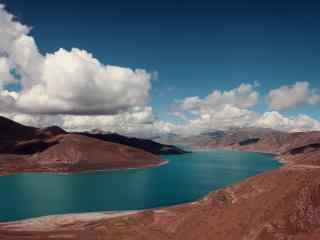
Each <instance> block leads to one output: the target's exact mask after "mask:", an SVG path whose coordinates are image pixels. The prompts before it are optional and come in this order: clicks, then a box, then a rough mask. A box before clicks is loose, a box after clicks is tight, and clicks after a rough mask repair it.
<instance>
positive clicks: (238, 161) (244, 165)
mask: <svg viewBox="0 0 320 240" xmlns="http://www.w3.org/2000/svg"><path fill="white" fill-rule="evenodd" d="M163 158H164V159H166V160H169V163H168V164H165V165H162V166H160V167H155V168H147V169H132V170H122V171H106V172H88V173H78V174H54V173H49V174H44V173H24V174H16V175H11V176H2V177H0V189H1V204H0V221H13V220H20V219H25V218H30V217H38V216H45V215H51V214H65V213H82V212H96V211H118V210H137V209H145V208H155V207H161V206H168V205H173V204H178V203H184V202H190V201H194V200H197V199H199V198H201V197H203V196H205V195H206V194H207V193H209V192H211V191H214V190H216V189H219V188H223V187H226V186H230V185H232V184H234V183H237V182H239V181H242V180H244V179H245V178H247V177H249V176H253V175H256V174H259V173H261V172H264V171H268V170H271V169H275V168H278V167H280V166H281V163H279V162H278V161H276V160H275V159H273V157H272V156H270V155H266V154H258V153H247V152H239V151H224V150H215V151H199V152H193V153H190V154H185V155H172V156H163Z"/></svg>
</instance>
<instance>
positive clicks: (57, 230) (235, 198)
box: [0, 129, 320, 240]
mask: <svg viewBox="0 0 320 240" xmlns="http://www.w3.org/2000/svg"><path fill="white" fill-rule="evenodd" d="M238 132H239V133H238V135H237V134H236V132H232V133H223V134H222V133H219V137H218V138H219V139H217V137H216V135H215V134H213V133H212V134H210V136H209V138H212V137H213V138H214V139H213V141H212V142H210V143H209V142H208V143H206V147H207V148H217V147H220V148H231V149H241V150H247V151H261V152H269V153H273V154H277V155H278V157H279V158H281V159H282V160H284V161H286V164H285V165H284V166H283V167H281V168H280V169H277V170H273V171H270V172H267V173H263V174H260V175H258V176H254V177H251V178H249V179H247V180H246V181H244V182H241V183H239V184H236V185H234V186H232V187H228V188H225V189H221V190H219V191H216V192H212V193H210V194H209V195H207V196H206V197H205V198H203V199H200V200H199V201H197V202H194V203H190V204H182V205H178V206H173V207H166V208H160V209H154V210H146V211H141V212H136V213H134V212H133V213H132V212H131V213H122V214H111V215H110V214H103V213H101V214H96V215H69V216H68V215H66V216H55V217H45V218H39V219H32V220H26V221H19V222H13V223H2V224H0V239H86V240H90V239H106V240H113V239H115V240H116V239H128V240H143V239H146V240H149V239H152V240H167V239H176V240H189V239H190V240H194V239H199V240H202V239H210V240H211V239H214V240H220V239H221V240H257V239H261V240H269V239H278V240H318V239H320V146H319V145H320V133H318V132H310V133H293V134H288V133H282V132H277V131H271V130H261V129H260V130H256V129H243V130H239V131H238ZM261 132H264V133H261ZM205 137H206V138H208V136H205ZM199 138H201V137H199ZM199 138H197V140H199ZM189 141H190V143H191V142H193V143H194V144H193V146H196V145H197V144H198V146H199V142H197V144H195V142H194V141H193V140H190V139H189ZM201 144H205V142H204V141H203V142H201ZM202 147H203V145H202Z"/></svg>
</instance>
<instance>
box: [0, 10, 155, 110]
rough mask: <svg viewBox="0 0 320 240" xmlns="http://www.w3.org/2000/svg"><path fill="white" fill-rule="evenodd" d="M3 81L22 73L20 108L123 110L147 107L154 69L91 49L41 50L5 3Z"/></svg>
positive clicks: (0, 18) (0, 29)
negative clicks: (109, 60) (113, 60)
mask: <svg viewBox="0 0 320 240" xmlns="http://www.w3.org/2000/svg"><path fill="white" fill-rule="evenodd" d="M0 36H1V39H0V69H1V70H0V79H1V80H0V83H1V84H0V86H2V88H1V89H3V88H4V87H5V86H6V85H7V84H9V83H10V82H12V81H13V79H14V76H13V75H12V74H11V73H10V70H12V69H14V70H15V71H16V72H17V73H18V74H19V76H20V80H19V81H20V84H21V87H22V90H21V91H20V92H19V94H18V97H17V98H16V99H15V100H16V104H15V105H16V106H15V108H16V109H17V110H18V111H20V112H23V113H31V114H34V113H40V114H73V115H83V114H84V115H90V114H93V115H95V114H117V113H121V112H126V111H130V110H131V109H132V108H135V107H143V106H145V105H146V103H147V101H148V98H149V90H150V88H151V83H150V81H151V77H152V76H151V75H152V74H150V73H148V72H146V71H145V70H142V69H136V70H134V69H130V68H125V67H118V66H112V65H105V64H103V63H101V62H100V61H99V60H98V59H96V58H94V57H93V56H92V54H90V53H88V52H87V51H85V50H80V49H77V48H73V49H71V50H70V51H68V50H65V49H59V50H58V51H56V52H54V53H47V54H46V55H42V54H40V52H39V50H38V47H37V45H36V42H35V40H34V38H33V37H32V36H30V28H29V27H27V26H25V25H23V24H21V23H19V22H17V21H16V20H15V18H14V17H13V15H11V14H10V13H8V12H7V11H6V10H5V9H4V7H3V6H2V5H1V6H0Z"/></svg>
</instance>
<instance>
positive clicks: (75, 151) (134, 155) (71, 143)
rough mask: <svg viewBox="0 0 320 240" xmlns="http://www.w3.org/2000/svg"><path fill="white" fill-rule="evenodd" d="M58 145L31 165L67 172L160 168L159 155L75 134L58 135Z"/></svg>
mask: <svg viewBox="0 0 320 240" xmlns="http://www.w3.org/2000/svg"><path fill="white" fill-rule="evenodd" d="M54 141H55V142H56V144H54V145H52V146H50V147H49V148H47V149H46V150H45V151H42V152H39V153H36V154H33V155H32V156H31V157H29V158H28V161H29V162H30V164H32V165H39V166H47V167H48V166H49V167H50V166H54V167H55V168H57V167H58V168H59V169H61V168H63V169H64V170H68V171H80V170H84V169H85V170H89V169H117V168H136V167H146V166H152V165H159V164H161V163H162V162H163V161H162V160H161V159H160V157H159V156H157V155H154V154H151V153H149V152H146V151H142V150H140V149H137V148H133V147H128V146H124V145H121V144H116V143H112V142H105V141H100V140H97V139H93V138H90V137H86V136H81V135H76V134H65V135H59V136H57V137H55V138H54Z"/></svg>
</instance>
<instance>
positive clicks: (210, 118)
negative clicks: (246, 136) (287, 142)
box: [169, 83, 320, 135]
mask: <svg viewBox="0 0 320 240" xmlns="http://www.w3.org/2000/svg"><path fill="white" fill-rule="evenodd" d="M302 85H303V86H304V88H305V89H308V91H307V94H304V95H305V96H306V95H307V96H310V98H309V101H310V103H311V101H312V103H313V102H315V101H317V97H316V96H317V95H316V94H315V91H314V90H310V89H309V87H308V84H305V83H302ZM256 87H257V85H256V84H254V85H250V84H241V85H240V86H239V87H237V88H235V89H232V90H229V91H224V92H221V91H219V90H214V91H213V92H212V93H211V94H210V95H209V96H207V97H206V98H204V99H202V98H200V97H198V96H193V97H187V98H185V99H183V100H182V101H180V102H178V104H176V105H174V106H173V107H172V111H171V112H172V115H174V116H177V117H180V118H182V119H184V120H185V123H184V124H180V125H169V129H170V131H171V132H174V133H178V134H183V135H196V134H199V133H202V132H207V131H214V130H218V129H219V130H220V129H228V128H230V127H264V128H274V129H278V130H283V131H290V132H292V131H311V130H320V122H319V121H317V120H316V119H313V118H311V117H309V116H307V115H298V116H296V117H285V116H284V115H282V114H280V113H279V112H277V111H272V112H266V113H263V114H261V113H258V112H255V111H252V110H251V108H252V107H254V106H255V105H256V104H257V103H258V100H259V93H258V92H257V91H256V89H255V88H256ZM300 87H301V83H299V84H297V87H296V88H300ZM295 92H297V91H295ZM291 94H292V93H291ZM190 113H191V114H190Z"/></svg>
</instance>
